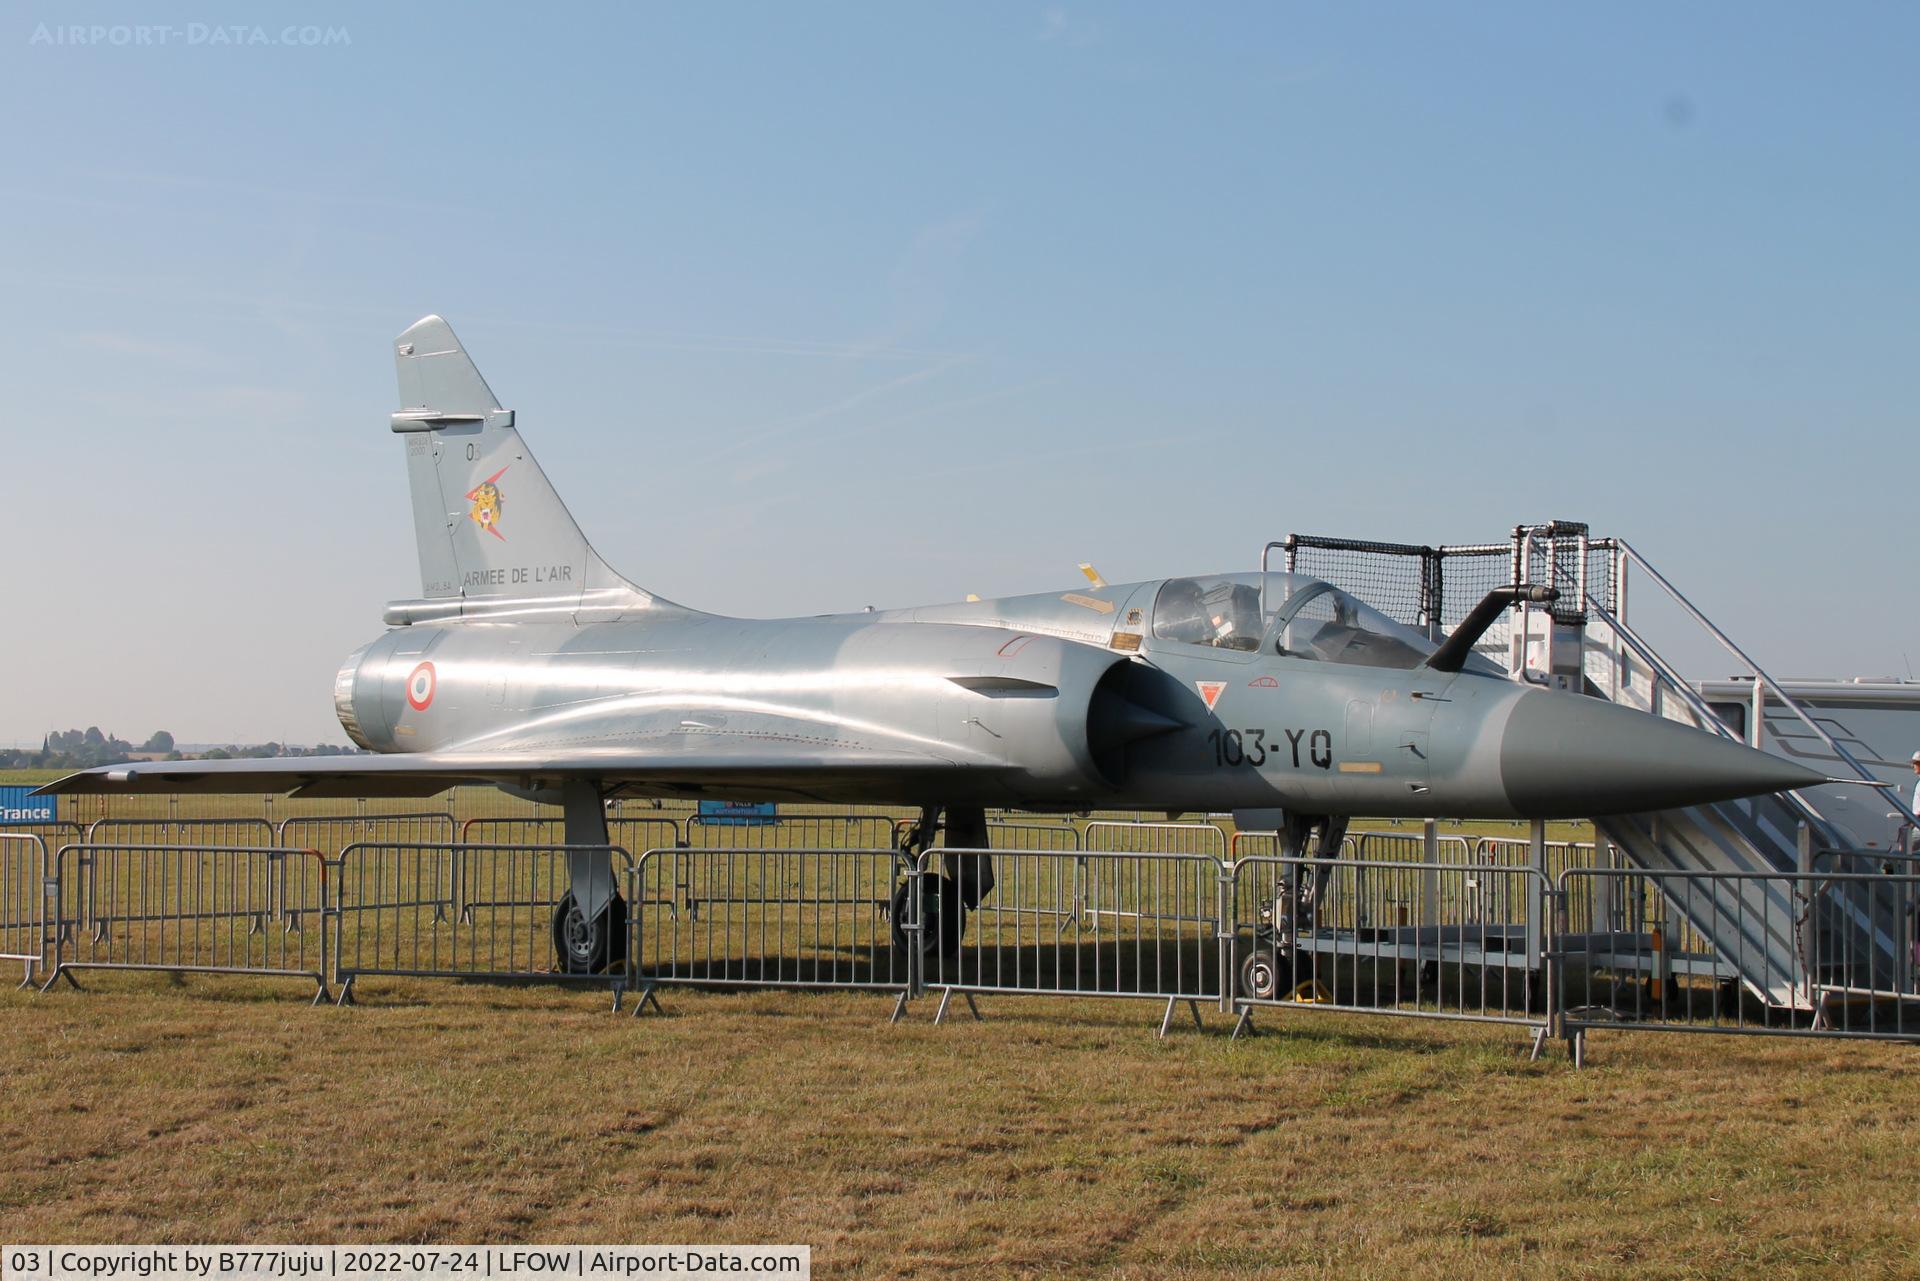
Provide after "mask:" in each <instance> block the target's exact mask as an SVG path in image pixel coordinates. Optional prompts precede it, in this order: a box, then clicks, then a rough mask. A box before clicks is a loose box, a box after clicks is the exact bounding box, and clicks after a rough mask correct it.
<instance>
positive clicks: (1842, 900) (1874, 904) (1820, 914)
mask: <svg viewBox="0 0 1920 1281" xmlns="http://www.w3.org/2000/svg"><path fill="white" fill-rule="evenodd" d="M1583 883H1585V890H1584V894H1583V893H1582V884H1583ZM1561 886H1562V891H1563V894H1564V896H1565V899H1566V901H1568V902H1575V901H1579V900H1580V899H1581V898H1583V897H1584V898H1585V899H1587V900H1588V901H1600V902H1615V903H1624V904H1627V905H1629V906H1630V909H1631V912H1630V915H1629V917H1628V919H1627V920H1626V921H1625V922H1624V923H1623V927H1620V928H1613V929H1608V930H1604V931H1591V930H1583V929H1582V928H1581V925H1580V923H1579V922H1578V921H1572V920H1570V921H1569V925H1568V928H1566V929H1563V930H1561V931H1560V932H1559V934H1558V937H1557V943H1556V945H1557V957H1556V969H1557V971H1558V975H1559V997H1558V1001H1557V1005H1558V1007H1559V1010H1560V1018H1561V1025H1562V1029H1563V1031H1564V1032H1565V1033H1566V1035H1567V1036H1568V1037H1569V1038H1570V1039H1571V1040H1572V1041H1573V1045H1574V1053H1575V1060H1576V1062H1577V1061H1579V1060H1580V1058H1581V1057H1582V1055H1583V1053H1584V1041H1585V1033H1586V1032H1587V1031H1589V1030H1591V1029H1594V1028H1606V1029H1618V1030H1648V1031H1679V1032H1742V1033H1757V1034H1764V1035H1784V1036H1845V1037H1865V1038H1879V1039H1898V1040H1920V982H1917V981H1916V977H1917V973H1920V951H1917V950H1916V949H1920V875H1915V874H1914V873H1912V872H1905V871H1902V872H1892V873H1888V872H1871V873H1869V872H1842V871H1824V870H1816V871H1811V872H1780V873H1774V872H1716V873H1707V872H1691V871H1677V870H1676V871H1668V870H1659V871H1651V870H1645V869H1638V868H1574V869H1570V870H1569V871H1567V872H1566V873H1564V874H1563V875H1562V877H1561ZM1569 915H1571V914H1569ZM1709 938H1712V939H1717V940H1718V941H1719V945H1718V946H1717V947H1716V946H1714V945H1713V944H1712V943H1710V942H1709V941H1708V940H1709Z"/></svg>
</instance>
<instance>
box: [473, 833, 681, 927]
mask: <svg viewBox="0 0 1920 1281" xmlns="http://www.w3.org/2000/svg"><path fill="white" fill-rule="evenodd" d="M680 830H681V829H680V824H679V822H678V821H677V820H675V819H671V818H665V817H646V818H620V817H616V816H614V815H611V814H610V815H608V817H607V840H608V841H609V843H611V844H613V845H617V846H619V847H620V848H621V849H623V850H650V849H653V848H654V847H656V846H670V845H679V844H680V843H681V839H682V838H681V835H680ZM460 843H461V844H463V845H476V846H509V845H526V846H533V847H549V848H550V847H555V846H561V845H565V844H566V843H567V828H566V823H565V822H564V821H563V820H562V819H560V818H557V817H556V818H470V819H468V820H467V821H466V822H465V823H462V824H461V825H460ZM510 892H511V887H510ZM476 894H478V891H476V890H475V889H474V888H473V887H472V886H467V885H461V884H457V885H455V887H454V898H455V899H456V900H457V909H458V910H459V911H460V912H462V913H469V914H470V913H471V910H472V909H474V908H476V907H477V908H490V909H496V910H497V909H500V908H512V907H531V906H533V905H534V904H535V900H532V899H526V900H504V899H497V898H491V897H487V896H486V895H484V894H478V899H477V901H476ZM683 897H684V896H683ZM538 901H539V902H544V903H548V904H551V903H552V900H551V899H541V900H538ZM668 906H671V907H672V908H673V909H674V910H675V911H678V910H679V908H678V903H677V902H675V901H673V900H669V901H668Z"/></svg>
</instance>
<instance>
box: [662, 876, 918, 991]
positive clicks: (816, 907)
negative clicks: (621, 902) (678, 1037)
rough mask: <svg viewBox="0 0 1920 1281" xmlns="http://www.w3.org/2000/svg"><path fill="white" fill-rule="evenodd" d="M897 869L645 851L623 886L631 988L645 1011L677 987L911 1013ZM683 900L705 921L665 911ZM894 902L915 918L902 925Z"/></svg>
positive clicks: (903, 899)
mask: <svg viewBox="0 0 1920 1281" xmlns="http://www.w3.org/2000/svg"><path fill="white" fill-rule="evenodd" d="M899 865H900V856H899V854H898V853H896V852H895V851H894V850H892V849H889V848H880V849H864V850H862V849H782V850H767V849H688V848H677V849H651V850H648V851H646V852H645V853H644V854H642V855H641V856H640V859H639V861H638V862H637V863H636V864H634V867H633V870H632V871H631V872H630V873H629V874H628V877H627V881H626V884H627V887H628V888H627V899H628V901H629V902H631V903H633V904H635V905H636V908H635V910H634V911H633V912H632V913H631V916H630V920H631V921H632V938H631V942H630V944H629V946H628V949H627V964H628V968H629V975H630V982H631V983H632V984H633V985H634V990H635V991H637V992H639V993H640V994H641V998H642V1004H644V1002H645V998H646V996H647V995H649V994H650V993H651V992H652V991H653V989H654V988H656V987H660V986H664V985H669V984H671V985H679V986H693V987H783V988H822V987H825V988H849V989H857V990H867V991H885V992H895V993H898V994H899V995H900V998H901V1001H902V1002H904V1000H905V999H906V997H907V995H908V994H909V993H910V992H911V991H912V989H913V982H912V974H911V970H910V965H909V959H910V957H911V956H912V954H913V949H911V948H908V947H905V946H900V944H902V943H904V942H906V941H907V939H908V938H909V937H910V936H911V932H912V931H915V930H917V929H918V922H917V918H916V917H915V916H914V914H913V911H912V908H911V906H910V904H911V903H912V902H913V899H912V898H911V896H907V895H906V894H905V892H904V891H902V890H900V889H899V885H900V882H899V880H898V878H897V877H896V875H895V873H896V869H897V868H898V867H899ZM676 893H683V894H687V895H690V896H691V898H692V900H693V901H695V902H697V903H698V904H699V905H700V909H701V910H700V911H698V912H692V911H689V912H687V913H685V914H679V913H673V912H666V911H663V910H661V909H663V908H664V907H665V906H666V905H667V904H668V903H669V902H670V901H671V900H672V899H673V897H674V895H675V894H676ZM896 897H898V901H899V902H900V903H901V905H902V906H905V907H907V908H908V910H907V912H906V914H905V915H904V916H903V917H902V918H901V919H898V920H896V919H895V913H894V911H893V905H894V903H895V901H896ZM637 1008H638V1007H636V1009H637ZM898 1008H899V1007H897V1006H896V1016H897V1013H898Z"/></svg>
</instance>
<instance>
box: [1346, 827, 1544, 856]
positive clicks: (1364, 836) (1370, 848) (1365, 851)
mask: <svg viewBox="0 0 1920 1281" xmlns="http://www.w3.org/2000/svg"><path fill="white" fill-rule="evenodd" d="M1347 839H1348V840H1349V841H1352V842H1353V843H1354V857H1355V858H1359V859H1364V860H1367V861H1369V862H1374V863H1424V862H1429V861H1431V862H1435V863H1473V862H1483V863H1490V862H1494V861H1495V860H1493V859H1476V858H1475V857H1474V851H1473V842H1472V841H1470V840H1468V839H1467V838H1466V837H1464V836H1436V837H1435V838H1434V844H1433V850H1434V852H1433V857H1432V859H1431V860H1429V859H1428V857H1427V838H1426V836H1425V834H1424V833H1421V832H1349V833H1347ZM1521 843H1522V844H1523V845H1524V844H1525V842H1524V841H1523V842H1521Z"/></svg>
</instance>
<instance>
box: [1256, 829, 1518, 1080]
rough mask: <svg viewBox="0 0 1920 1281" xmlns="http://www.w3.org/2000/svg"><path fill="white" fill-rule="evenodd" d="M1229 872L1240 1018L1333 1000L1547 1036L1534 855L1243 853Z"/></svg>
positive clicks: (1339, 1006) (1324, 1005) (1346, 1006)
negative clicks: (1486, 858) (1515, 860)
mask: <svg viewBox="0 0 1920 1281" xmlns="http://www.w3.org/2000/svg"><path fill="white" fill-rule="evenodd" d="M1228 876H1229V878H1230V881H1231V889H1230V893H1231V909H1232V911H1231V920H1232V933H1233V956H1234V959H1235V975H1234V997H1233V1004H1234V1006H1235V1008H1236V1009H1238V1010H1239V1012H1240V1015H1241V1024H1242V1026H1244V1025H1245V1024H1246V1022H1247V1019H1248V1015H1249V1013H1250V1012H1251V1011H1252V1010H1253V1009H1255V1008H1259V1007H1267V1008H1287V1009H1296V1008H1297V1009H1320V1010H1341V1011H1347V1012H1362V1013H1372V1014H1398V1015H1408V1016H1413V1017H1420V1018H1441V1019H1471V1020H1474V1021H1477V1022H1493V1023H1512V1024H1521V1025H1524V1026H1529V1027H1532V1028H1534V1029H1535V1052H1536V1053H1538V1052H1539V1049H1540V1047H1541V1046H1542V1045H1543V1044H1544V1039H1545V1033H1546V1030H1547V1027H1548V1024H1549V1014H1550V1011H1549V1008H1548V999H1547V998H1548V995H1549V994H1550V992H1551V990H1552V989H1551V986H1550V984H1548V982H1547V981H1546V980H1545V979H1544V978H1542V977H1540V976H1541V974H1542V966H1543V964H1544V963H1545V961H1546V959H1547V953H1546V951H1545V937H1544V928H1543V927H1544V924H1545V922H1544V919H1543V918H1544V915H1545V904H1546V901H1547V898H1548V895H1549V893H1550V889H1549V886H1548V884H1547V881H1546V878H1545V877H1544V876H1542V875H1541V874H1540V872H1539V871H1537V870H1536V869H1533V868H1525V867H1503V866H1498V865H1494V864H1484V863H1440V862H1426V863H1420V862H1410V861H1404V860H1392V861H1386V862H1380V861H1359V860H1348V859H1311V858H1279V857H1273V856H1268V855H1252V856H1248V857H1243V858H1241V859H1239V860H1238V861H1237V862H1235V863H1234V864H1233V865H1232V866H1231V868H1230V869H1229V870H1228ZM1490 902H1491V903H1496V904H1500V905H1503V908H1504V909H1505V910H1503V911H1499V912H1489V911H1488V910H1487V905H1488V904H1489V903H1490Z"/></svg>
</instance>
